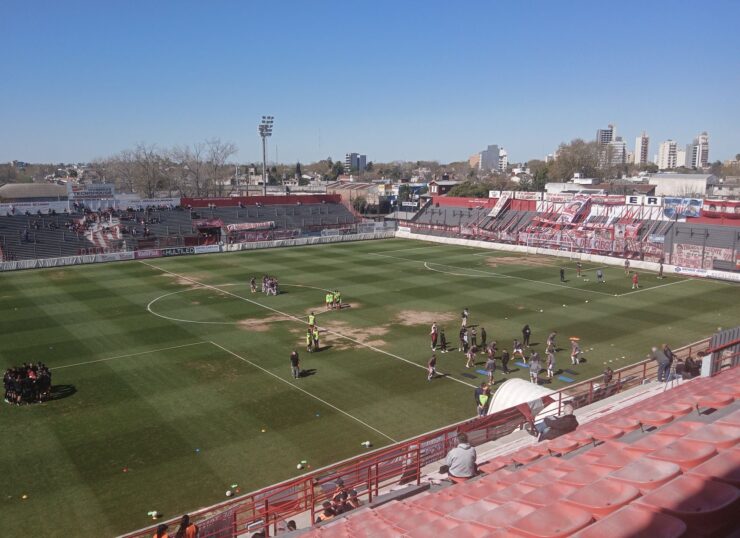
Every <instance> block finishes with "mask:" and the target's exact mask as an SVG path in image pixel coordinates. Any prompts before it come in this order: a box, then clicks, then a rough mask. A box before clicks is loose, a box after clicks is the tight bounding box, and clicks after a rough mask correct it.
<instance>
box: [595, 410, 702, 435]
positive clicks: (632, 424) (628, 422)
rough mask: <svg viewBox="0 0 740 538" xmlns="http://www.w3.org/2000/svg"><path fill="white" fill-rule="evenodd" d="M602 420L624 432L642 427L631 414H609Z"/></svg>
mask: <svg viewBox="0 0 740 538" xmlns="http://www.w3.org/2000/svg"><path fill="white" fill-rule="evenodd" d="M690 411H691V410H689V412H690ZM600 422H601V423H602V424H605V425H606V426H611V427H614V428H619V429H620V430H622V431H624V432H632V431H635V430H639V429H640V421H639V420H637V419H636V418H634V417H630V416H621V415H616V416H613V417H612V416H609V417H607V418H605V419H603V420H601V421H600Z"/></svg>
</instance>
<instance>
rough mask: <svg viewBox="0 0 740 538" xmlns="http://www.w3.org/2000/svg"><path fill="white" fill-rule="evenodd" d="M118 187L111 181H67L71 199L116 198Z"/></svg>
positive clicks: (68, 193) (68, 195)
mask: <svg viewBox="0 0 740 538" xmlns="http://www.w3.org/2000/svg"><path fill="white" fill-rule="evenodd" d="M115 193H116V188H115V186H114V185H112V184H110V183H92V184H89V185H73V184H72V183H67V197H68V198H69V199H70V200H94V199H98V200H101V199H106V200H107V199H110V198H114V197H115Z"/></svg>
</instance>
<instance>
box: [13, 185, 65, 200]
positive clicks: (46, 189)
mask: <svg viewBox="0 0 740 538" xmlns="http://www.w3.org/2000/svg"><path fill="white" fill-rule="evenodd" d="M66 197H67V187H65V186H64V185H54V184H53V183H8V184H6V185H3V186H2V187H0V198H4V199H6V200H27V199H32V198H66Z"/></svg>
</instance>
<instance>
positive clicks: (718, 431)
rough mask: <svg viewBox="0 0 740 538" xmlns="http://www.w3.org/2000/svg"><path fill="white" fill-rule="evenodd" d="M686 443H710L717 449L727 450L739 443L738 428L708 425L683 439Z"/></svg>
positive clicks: (739, 430)
mask: <svg viewBox="0 0 740 538" xmlns="http://www.w3.org/2000/svg"><path fill="white" fill-rule="evenodd" d="M684 439H686V440H687V441H700V442H702V443H711V444H713V445H714V446H716V447H718V448H729V447H731V446H734V445H736V444H737V443H738V441H740V426H737V427H736V426H731V425H729V424H708V425H706V426H704V427H703V428H701V429H697V430H695V431H693V432H691V433H690V434H688V435H686V437H684Z"/></svg>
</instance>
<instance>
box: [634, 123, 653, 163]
mask: <svg viewBox="0 0 740 538" xmlns="http://www.w3.org/2000/svg"><path fill="white" fill-rule="evenodd" d="M649 144H650V138H649V137H648V135H647V134H646V133H645V131H643V132H642V134H641V135H640V136H638V137H637V138H636V139H635V153H634V159H633V162H634V163H635V164H637V165H640V164H647V162H648V147H649Z"/></svg>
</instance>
